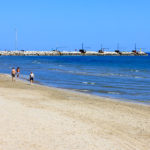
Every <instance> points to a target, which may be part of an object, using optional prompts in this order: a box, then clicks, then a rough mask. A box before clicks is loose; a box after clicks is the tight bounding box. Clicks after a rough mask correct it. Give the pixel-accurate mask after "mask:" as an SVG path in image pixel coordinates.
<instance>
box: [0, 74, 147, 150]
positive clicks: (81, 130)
mask: <svg viewBox="0 0 150 150" xmlns="http://www.w3.org/2000/svg"><path fill="white" fill-rule="evenodd" d="M0 108H1V109H0V114H1V117H0V150H149V148H150V106H146V105H139V104H132V103H126V102H121V101H117V100H112V99H109V98H102V97H97V96H92V95H88V94H83V93H78V92H73V91H69V90H63V89H57V88H52V87H46V86H41V85H30V84H29V83H28V82H24V81H21V80H17V81H16V82H15V83H12V82H11V78H10V76H8V75H3V74H1V75H0Z"/></svg>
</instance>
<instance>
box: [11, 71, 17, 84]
mask: <svg viewBox="0 0 150 150" xmlns="http://www.w3.org/2000/svg"><path fill="white" fill-rule="evenodd" d="M11 76H12V82H13V81H15V76H16V70H15V68H12V70H11Z"/></svg>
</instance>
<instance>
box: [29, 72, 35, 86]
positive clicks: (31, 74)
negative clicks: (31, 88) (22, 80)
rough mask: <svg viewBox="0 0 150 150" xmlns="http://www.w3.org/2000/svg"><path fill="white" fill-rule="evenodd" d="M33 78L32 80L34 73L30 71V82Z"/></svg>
mask: <svg viewBox="0 0 150 150" xmlns="http://www.w3.org/2000/svg"><path fill="white" fill-rule="evenodd" d="M33 80H34V74H33V72H31V73H30V84H32V83H33Z"/></svg>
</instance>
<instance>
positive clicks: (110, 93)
mask: <svg viewBox="0 0 150 150" xmlns="http://www.w3.org/2000/svg"><path fill="white" fill-rule="evenodd" d="M108 94H117V95H119V94H120V93H118V92H108Z"/></svg>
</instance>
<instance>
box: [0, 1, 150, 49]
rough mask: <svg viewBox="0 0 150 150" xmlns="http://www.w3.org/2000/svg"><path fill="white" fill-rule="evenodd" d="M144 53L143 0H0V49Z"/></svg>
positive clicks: (146, 5) (149, 25) (147, 33)
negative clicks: (142, 49) (16, 37)
mask: <svg viewBox="0 0 150 150" xmlns="http://www.w3.org/2000/svg"><path fill="white" fill-rule="evenodd" d="M15 28H17V31H18V49H25V50H51V49H55V48H56V47H58V49H59V50H64V49H66V50H74V49H79V48H81V43H82V42H83V43H84V47H85V48H86V49H87V50H90V51H91V50H98V49H100V47H101V44H103V47H105V48H110V49H116V47H117V43H120V49H122V50H125V49H126V50H131V49H133V47H134V43H137V48H147V49H148V50H146V51H150V1H149V0H74V1H72V0H23V1H22V0H3V1H2V0H1V2H0V49H1V50H4V49H9V50H13V49H15Z"/></svg>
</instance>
